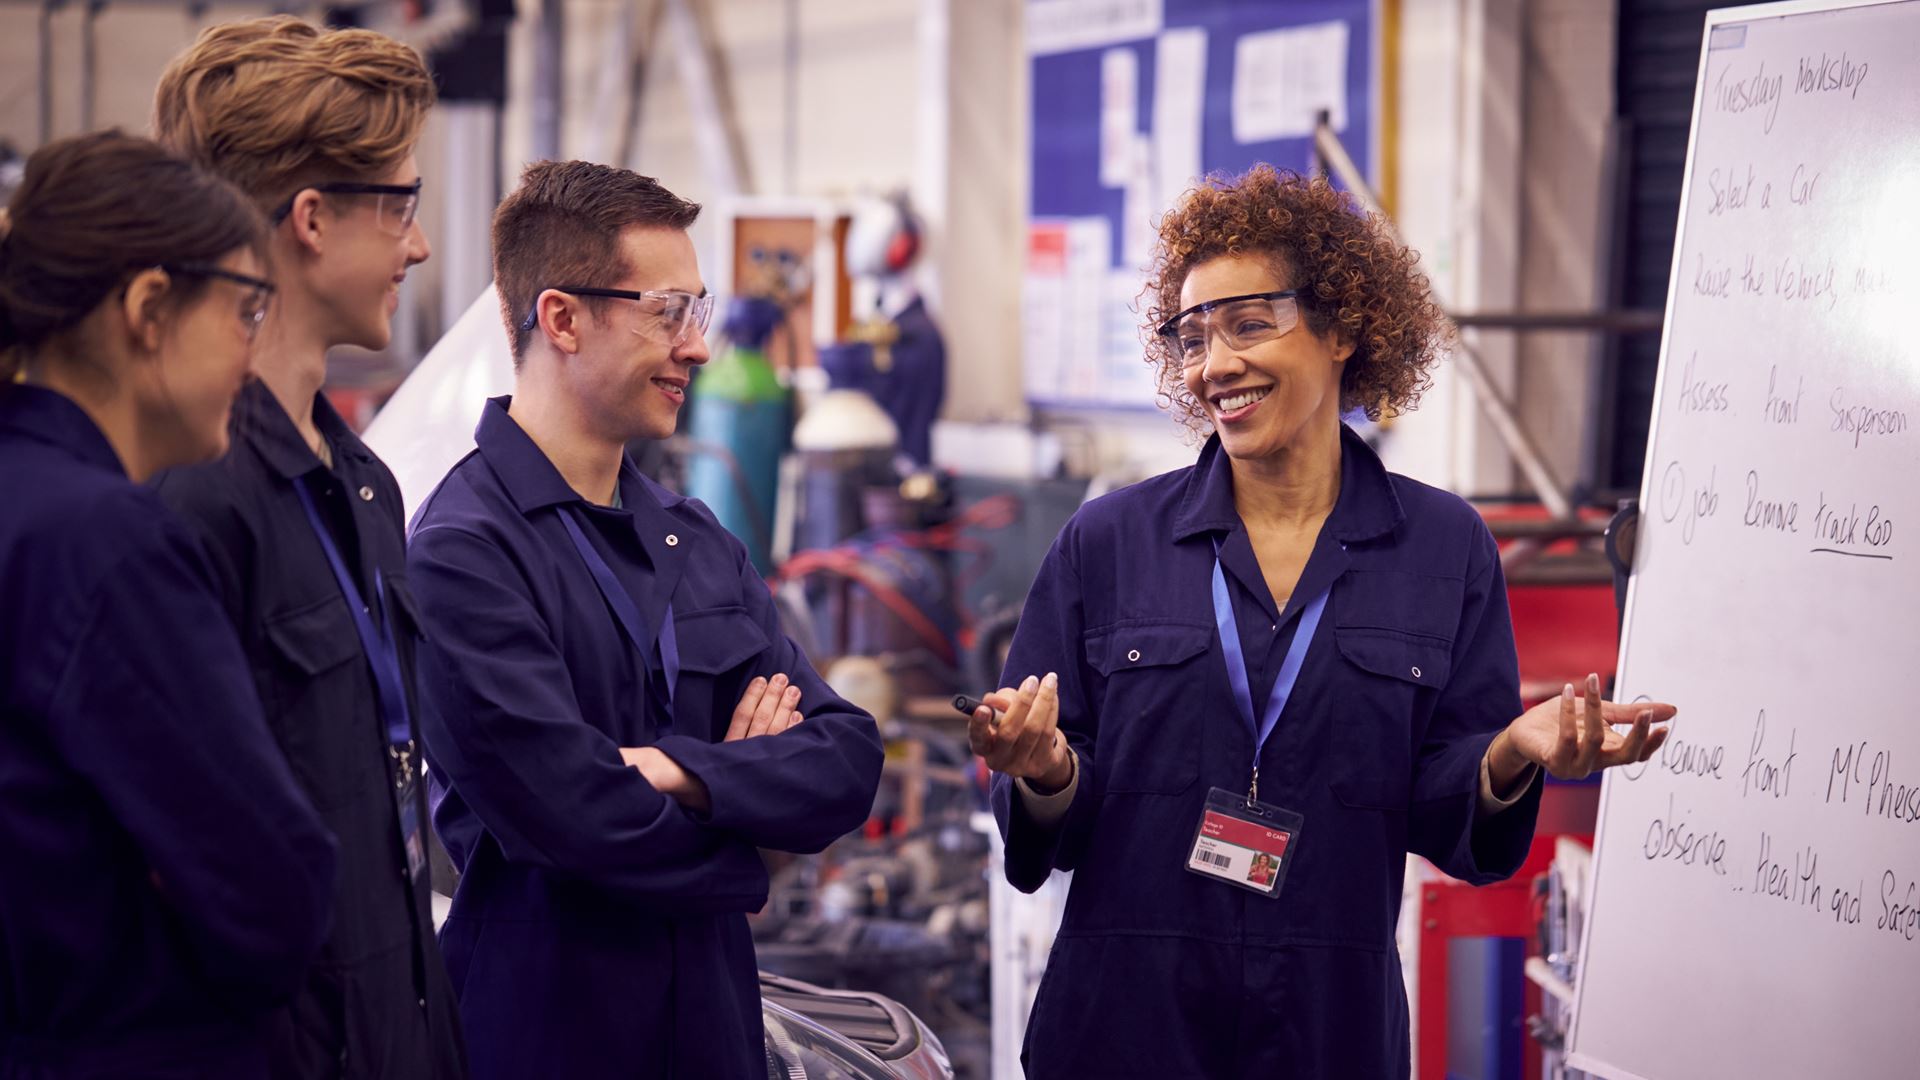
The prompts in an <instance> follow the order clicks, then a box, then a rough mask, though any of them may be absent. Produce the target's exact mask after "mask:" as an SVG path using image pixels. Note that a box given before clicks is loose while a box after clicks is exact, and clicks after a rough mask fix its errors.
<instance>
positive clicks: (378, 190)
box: [272, 180, 422, 236]
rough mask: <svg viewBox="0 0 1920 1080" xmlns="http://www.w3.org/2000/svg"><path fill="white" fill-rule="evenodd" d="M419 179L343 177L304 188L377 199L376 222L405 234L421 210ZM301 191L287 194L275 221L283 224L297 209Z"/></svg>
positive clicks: (393, 232)
mask: <svg viewBox="0 0 1920 1080" xmlns="http://www.w3.org/2000/svg"><path fill="white" fill-rule="evenodd" d="M421 183H422V181H419V180H415V181H414V182H413V183H411V184H358V183H348V182H345V181H342V182H340V183H328V184H310V185H308V186H307V187H304V188H301V189H300V191H318V192H320V193H321V194H323V195H355V196H360V197H363V198H370V199H372V200H374V204H373V215H374V218H373V219H374V222H375V224H377V225H378V226H379V228H380V231H381V232H383V233H386V234H387V235H389V236H405V235H407V232H408V230H410V229H412V228H413V219H414V215H416V214H418V213H419V212H420V185H421ZM300 191H296V192H294V193H293V194H292V195H289V196H288V197H287V201H286V202H284V203H281V204H280V207H279V208H278V209H276V210H275V211H274V212H273V216H272V222H273V224H275V225H278V224H280V223H281V222H282V221H285V220H286V219H287V215H288V214H291V213H293V201H294V199H297V198H299V196H300Z"/></svg>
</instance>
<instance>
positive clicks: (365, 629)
mask: <svg viewBox="0 0 1920 1080" xmlns="http://www.w3.org/2000/svg"><path fill="white" fill-rule="evenodd" d="M293 490H294V491H296V492H298V493H299V495H300V505H301V506H303V507H305V508H306V511H307V523H308V524H310V525H312V526H313V535H314V536H315V538H317V539H318V540H319V541H320V548H321V550H322V551H325V552H326V553H327V563H328V565H330V566H332V567H333V578H334V580H335V581H337V582H339V584H340V595H342V596H344V597H345V598H346V601H347V611H348V612H349V613H350V614H351V615H352V616H353V629H354V630H355V632H357V633H358V634H359V635H360V650H361V651H362V652H364V653H366V654H367V664H368V665H369V666H370V667H372V668H373V684H374V687H375V689H377V690H378V691H379V697H380V718H381V720H382V721H383V723H384V726H385V727H386V729H387V741H388V742H389V743H391V744H392V745H394V746H397V747H398V746H406V745H407V744H408V743H409V742H411V741H412V739H413V725H412V724H411V723H409V722H408V720H407V693H406V689H405V684H404V683H403V681H402V679H401V675H400V657H399V655H398V654H397V653H396V652H395V651H394V647H393V635H392V633H391V626H388V628H387V629H388V632H386V633H382V632H381V631H380V630H379V629H377V628H376V627H375V626H374V625H373V618H372V614H371V612H370V611H369V609H368V608H367V605H366V603H365V602H364V601H362V600H361V599H360V587H359V586H358V585H356V584H354V581H353V575H352V574H349V573H347V564H346V563H344V562H342V561H341V559H340V549H339V548H337V547H335V546H334V543H333V534H332V533H331V532H329V531H327V526H326V523H325V522H323V521H321V520H320V507H319V506H317V505H316V504H315V503H314V501H313V493H312V492H311V491H309V490H307V484H306V482H305V480H304V479H303V480H296V481H294V484H293ZM373 585H374V588H375V590H377V591H378V593H379V600H380V617H381V621H382V623H383V624H384V623H387V622H388V620H387V584H386V579H385V578H384V577H382V576H381V573H380V571H379V570H377V569H376V570H375V571H374V572H373Z"/></svg>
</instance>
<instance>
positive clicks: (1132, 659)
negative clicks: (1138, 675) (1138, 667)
mask: <svg viewBox="0 0 1920 1080" xmlns="http://www.w3.org/2000/svg"><path fill="white" fill-rule="evenodd" d="M1139 660H1140V650H1139V649H1129V650H1127V663H1129V664H1133V663H1138V662H1139Z"/></svg>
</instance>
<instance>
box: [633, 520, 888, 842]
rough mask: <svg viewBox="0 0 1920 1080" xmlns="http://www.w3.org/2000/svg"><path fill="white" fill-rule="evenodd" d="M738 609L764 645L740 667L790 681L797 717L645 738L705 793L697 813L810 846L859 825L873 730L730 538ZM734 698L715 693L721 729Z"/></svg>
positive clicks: (866, 801) (875, 784)
mask: <svg viewBox="0 0 1920 1080" xmlns="http://www.w3.org/2000/svg"><path fill="white" fill-rule="evenodd" d="M734 546H735V548H736V549H737V550H736V551H735V553H734V554H735V556H736V560H737V562H738V572H739V574H740V592H741V595H742V597H743V599H744V601H745V604H746V607H747V613H748V615H750V616H751V617H752V618H753V621H754V622H755V623H757V624H759V626H760V629H761V631H762V632H763V633H765V634H766V637H767V640H768V641H769V642H771V643H772V644H771V645H770V646H769V647H768V648H767V649H766V650H765V651H763V652H762V653H761V654H760V655H759V656H757V657H756V658H754V660H753V662H752V664H751V666H750V668H749V670H748V671H747V672H746V674H745V675H743V676H741V680H740V681H741V684H742V686H744V685H745V684H746V683H747V682H750V681H752V679H754V678H755V677H758V676H771V675H774V674H779V673H784V674H785V675H786V676H787V677H788V678H789V679H790V680H792V683H793V685H795V686H798V687H799V688H800V705H801V709H800V712H801V714H802V715H803V716H804V717H805V719H804V720H803V721H801V722H800V723H799V724H797V725H795V726H794V727H791V728H788V729H787V730H785V731H783V732H781V733H780V734H778V735H763V736H758V737H756V738H751V739H739V740H736V741H734V742H719V743H715V742H709V741H707V740H706V739H703V738H699V737H697V736H693V735H668V736H665V737H663V738H661V739H660V740H659V741H658V742H657V743H655V745H656V746H657V747H659V749H660V751H661V752H662V753H664V754H666V755H667V756H669V757H671V758H673V759H674V760H675V761H676V762H678V763H679V764H680V766H681V768H683V769H685V770H687V771H688V772H689V773H692V774H693V775H694V776H697V777H698V778H699V779H700V781H701V782H702V783H704V784H705V785H706V787H707V793H708V795H709V796H710V797H711V799H712V808H711V810H710V811H709V812H708V813H707V814H705V815H703V816H702V820H705V821H707V822H708V823H710V824H711V825H712V826H713V827H714V828H716V829H721V830H723V831H725V832H727V833H730V834H732V835H734V836H737V837H739V838H740V839H742V840H744V841H746V842H747V843H750V844H753V845H755V846H757V847H764V848H772V849H774V850H777V851H790V852H799V853H811V852H816V851H820V850H821V849H823V848H825V847H826V846H827V845H828V844H831V843H833V842H834V841H835V840H837V839H839V838H840V837H842V836H845V835H846V834H847V833H850V832H852V831H853V830H855V829H857V828H859V827H860V825H861V824H862V823H863V822H865V821H866V820H867V816H868V815H869V814H870V813H872V811H873V796H874V792H875V791H877V790H878V789H879V786H880V764H881V757H882V755H881V748H880V731H879V728H878V727H877V726H876V725H875V724H874V721H873V717H871V716H869V715H867V714H866V713H865V712H863V711H862V710H861V709H859V708H858V707H856V706H854V705H853V704H851V703H850V702H848V701H847V700H846V699H844V698H842V697H841V696H840V695H838V694H836V693H834V691H833V688H832V687H830V686H828V685H827V681H826V680H825V679H822V678H821V677H820V675H819V673H817V672H815V671H814V670H813V665H812V664H811V663H809V662H808V661H807V657H806V654H805V653H803V652H801V651H800V647H799V646H797V645H795V644H794V643H793V640H792V639H791V638H789V637H787V636H786V634H785V633H783V632H782V631H781V629H780V620H779V616H778V615H777V614H776V613H775V611H774V607H773V598H772V596H771V595H770V594H769V593H768V591H767V585H766V582H764V581H763V580H761V578H760V575H759V573H758V572H757V571H755V570H754V568H753V563H752V562H751V561H750V560H749V559H748V558H747V552H746V548H744V547H742V546H740V545H739V544H738V543H737V542H736V543H735V545H734ZM738 699H739V691H738V690H737V689H735V690H734V691H733V692H732V693H731V694H730V695H727V696H725V697H722V698H720V699H716V701H715V703H714V707H715V708H716V709H724V710H725V716H723V717H717V718H715V719H716V720H718V721H719V723H718V730H720V731H722V732H724V731H725V729H726V726H727V720H728V719H730V718H731V716H732V714H733V705H734V702H737V701H738Z"/></svg>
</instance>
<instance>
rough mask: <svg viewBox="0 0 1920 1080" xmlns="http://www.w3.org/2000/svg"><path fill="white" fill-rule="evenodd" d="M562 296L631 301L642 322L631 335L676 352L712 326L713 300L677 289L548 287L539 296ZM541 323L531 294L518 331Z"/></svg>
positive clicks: (537, 307)
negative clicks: (637, 290) (638, 290)
mask: <svg viewBox="0 0 1920 1080" xmlns="http://www.w3.org/2000/svg"><path fill="white" fill-rule="evenodd" d="M548 291H552V292H563V293H566V294H567V295H568V296H604V297H608V298H610V299H614V300H631V301H633V302H634V303H637V304H639V305H640V312H641V319H640V322H639V324H638V325H637V326H635V327H634V328H633V332H634V333H635V334H637V335H639V336H641V337H643V338H646V339H648V340H650V341H658V342H661V343H663V344H665V345H669V346H672V347H674V348H679V347H680V346H681V345H684V344H686V342H687V339H688V338H689V337H692V336H693V334H694V332H695V331H698V332H699V333H702V334H705V333H706V332H707V327H708V326H710V325H712V323H713V308H714V302H715V297H714V296H713V295H712V294H710V293H708V294H700V295H696V294H694V293H690V292H682V291H680V290H678V289H652V290H649V291H647V292H634V291H633V290H631V289H597V288H593V287H592V286H588V285H549V286H547V287H546V288H544V289H541V290H540V292H542V293H544V292H548ZM539 322H540V295H539V293H535V294H534V298H533V307H532V308H531V309H529V310H528V311H527V317H526V318H525V319H522V320H521V321H520V329H522V330H531V329H533V328H534V326H535V325H537V324H538V323H539Z"/></svg>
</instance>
